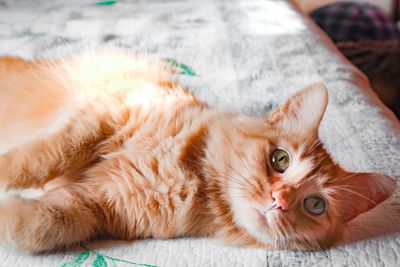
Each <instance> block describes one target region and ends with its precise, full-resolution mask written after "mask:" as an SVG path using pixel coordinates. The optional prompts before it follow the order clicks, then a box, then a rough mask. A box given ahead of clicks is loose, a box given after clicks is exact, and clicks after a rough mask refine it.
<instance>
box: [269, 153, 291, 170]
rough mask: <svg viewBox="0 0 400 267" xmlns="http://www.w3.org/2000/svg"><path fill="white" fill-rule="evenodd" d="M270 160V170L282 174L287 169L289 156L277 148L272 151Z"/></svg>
mask: <svg viewBox="0 0 400 267" xmlns="http://www.w3.org/2000/svg"><path fill="white" fill-rule="evenodd" d="M270 160H271V165H272V168H274V169H275V170H276V171H278V172H284V171H286V169H287V168H288V167H289V163H290V156H289V153H288V152H287V151H286V150H284V149H282V148H277V149H275V150H274V151H272V154H271V159H270Z"/></svg>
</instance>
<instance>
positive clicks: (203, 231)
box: [0, 51, 394, 252]
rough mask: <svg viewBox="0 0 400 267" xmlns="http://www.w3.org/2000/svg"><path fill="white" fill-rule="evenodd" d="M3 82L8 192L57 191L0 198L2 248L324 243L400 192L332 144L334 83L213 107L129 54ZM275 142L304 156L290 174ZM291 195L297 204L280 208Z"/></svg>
mask: <svg viewBox="0 0 400 267" xmlns="http://www.w3.org/2000/svg"><path fill="white" fill-rule="evenodd" d="M0 85H1V87H0V153H2V152H3V154H0V188H2V189H6V190H7V189H26V188H43V189H44V190H45V194H44V195H43V196H41V197H39V198H37V199H24V198H22V197H18V196H13V197H11V198H10V199H8V200H6V201H3V202H0V242H3V243H5V244H9V245H11V246H15V247H17V248H19V249H22V250H26V251H31V252H40V251H46V250H53V249H58V248H62V247H65V246H69V245H72V244H75V243H78V242H81V241H85V240H88V239H92V238H95V237H98V236H106V237H112V238H121V239H128V240H134V239H140V238H174V237H180V236H215V237H220V238H223V239H225V240H226V241H227V242H228V243H229V244H236V245H246V246H258V247H260V246H262V247H275V248H302V249H316V248H320V247H326V246H330V245H332V244H333V242H334V241H335V237H336V236H337V235H338V233H340V232H341V229H342V228H343V227H344V225H345V223H346V222H347V221H348V220H351V219H352V218H354V217H355V216H357V215H358V214H360V213H362V212H365V211H367V210H369V209H371V208H373V207H374V206H375V205H376V204H378V203H379V202H381V201H383V200H384V199H386V198H387V197H388V196H389V195H390V194H391V193H392V191H393V190H394V182H393V181H392V180H391V179H390V178H388V177H386V176H383V175H379V174H350V173H348V172H346V171H345V170H343V169H342V168H340V167H339V165H337V164H336V163H334V162H333V161H332V160H331V158H330V156H329V155H328V154H327V152H326V151H325V150H324V148H323V146H322V144H321V143H320V141H319V139H318V133H317V129H318V125H319V122H320V121H321V119H322V115H323V113H324V110H325V107H326V104H327V94H326V89H325V88H324V87H323V85H321V84H317V85H312V86H310V87H309V88H306V89H304V90H302V91H300V92H299V93H297V94H296V95H294V96H293V97H292V98H291V99H289V101H288V102H287V103H286V104H284V105H283V106H282V108H278V109H277V110H276V111H275V112H274V113H273V114H272V115H271V116H269V117H259V118H255V117H247V116H243V115H240V114H233V113H222V112H219V111H217V110H215V109H212V108H210V107H208V106H207V105H206V104H205V103H203V102H201V101H200V100H198V99H197V98H196V97H194V96H193V95H192V94H190V93H189V91H188V90H186V89H184V88H181V87H180V85H179V84H178V83H177V82H176V81H175V80H173V79H172V78H171V73H170V71H169V69H167V68H164V67H162V66H161V65H160V64H157V63H155V62H152V61H149V60H146V59H144V58H140V57H137V56H134V55H130V54H129V53H126V52H122V51H114V52H107V51H103V52H100V53H86V54H83V55H80V56H77V57H75V58H73V59H70V60H65V61H63V60H59V61H52V62H47V61H34V62H25V61H23V60H21V59H15V58H2V59H0ZM276 147H284V148H285V149H286V150H287V151H289V153H290V154H291V158H292V161H291V165H290V167H289V168H288V169H287V171H285V172H284V173H282V174H281V173H278V172H276V171H274V170H273V169H272V168H271V166H270V163H269V155H270V153H271V152H272V150H273V149H274V148H276ZM350 178H351V180H349V179H350ZM363 179H364V180H363ZM366 179H367V180H366ZM366 181H367V183H365V182H366ZM364 183H365V184H367V186H363V185H362V184H364ZM346 188H350V190H347V189H346ZM279 189H286V191H285V192H286V194H290V208H289V209H287V210H284V211H283V210H274V211H267V207H268V205H269V204H270V203H271V192H274V191H276V190H279ZM289 189H290V190H289ZM344 189H346V190H344ZM309 193H318V194H321V195H323V196H324V197H325V199H326V200H327V201H328V208H327V211H326V212H325V213H324V214H323V215H320V216H311V215H310V214H306V212H305V211H304V210H303V209H302V206H301V205H302V199H303V198H304V197H305V196H306V195H307V194H309ZM360 196H361V197H360ZM365 199H368V201H366V200H365ZM348 202H352V203H356V204H357V205H355V206H352V205H348ZM343 206H345V207H348V208H340V207H343Z"/></svg>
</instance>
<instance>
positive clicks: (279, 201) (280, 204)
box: [270, 187, 294, 210]
mask: <svg viewBox="0 0 400 267" xmlns="http://www.w3.org/2000/svg"><path fill="white" fill-rule="evenodd" d="M293 192H294V190H293V189H292V188H291V187H284V188H280V189H278V190H275V191H273V192H272V193H271V197H272V201H273V202H272V205H271V207H270V209H280V210H287V209H289V207H290V205H291V204H292V202H293V199H294V196H293Z"/></svg>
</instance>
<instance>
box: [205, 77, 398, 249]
mask: <svg viewBox="0 0 400 267" xmlns="http://www.w3.org/2000/svg"><path fill="white" fill-rule="evenodd" d="M327 102H328V94H327V90H326V88H325V86H324V85H323V84H314V85H311V86H309V87H308V88H305V89H303V90H301V91H300V92H298V93H296V94H295V95H293V96H292V97H291V98H290V99H289V100H288V101H287V102H286V103H285V104H284V105H282V106H281V107H279V108H277V109H276V110H275V111H274V112H273V113H272V114H271V115H270V116H268V117H263V118H253V117H247V116H239V117H234V118H232V119H231V120H232V121H233V123H232V121H231V122H230V123H229V124H225V123H222V122H221V123H220V124H219V125H218V126H216V127H214V128H212V129H211V133H210V134H212V135H213V138H212V139H213V141H212V142H213V145H212V146H211V147H212V148H211V149H209V151H207V153H208V156H209V157H210V158H212V159H213V162H212V163H211V164H210V165H211V166H210V169H209V171H210V173H212V175H213V176H214V177H216V178H217V179H216V181H217V182H216V185H215V187H216V188H218V189H216V190H215V196H216V197H218V198H219V199H220V201H219V203H218V204H215V207H213V208H215V209H216V210H218V211H219V213H220V218H221V220H222V221H223V223H231V224H232V227H231V229H230V230H229V231H227V233H225V235H227V237H228V238H229V235H230V233H231V234H232V236H233V238H236V239H238V238H241V236H242V237H244V236H245V235H246V234H248V235H250V236H252V238H255V239H256V240H258V241H259V242H262V243H265V244H271V245H272V246H273V247H275V248H278V249H317V248H324V247H328V246H331V245H332V244H333V243H334V242H335V241H337V238H338V236H340V233H341V231H342V229H343V226H344V225H345V224H346V223H347V222H349V221H350V220H352V219H353V218H355V217H356V216H358V215H359V214H361V213H363V212H366V211H368V210H370V209H372V208H373V207H375V206H376V205H377V204H379V203H380V202H382V201H384V200H385V199H387V198H388V197H389V196H390V195H391V194H392V193H393V191H394V189H395V187H396V183H395V182H394V181H393V180H392V179H391V178H389V177H387V176H385V175H382V174H377V173H352V172H348V171H345V170H344V169H342V168H341V167H340V166H339V165H338V164H337V163H335V162H334V161H333V160H332V159H331V157H330V155H329V154H328V153H327V151H326V150H325V149H324V147H323V144H322V143H321V141H320V140H319V138H318V127H319V124H320V122H321V119H322V117H323V114H324V112H325V109H326V106H327ZM213 131H214V134H213V133H212V132H213ZM243 233H246V234H243Z"/></svg>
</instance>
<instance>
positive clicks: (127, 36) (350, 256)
mask: <svg viewBox="0 0 400 267" xmlns="http://www.w3.org/2000/svg"><path fill="white" fill-rule="evenodd" d="M0 7H1V8H0V53H1V54H3V55H5V54H8V55H16V56H22V57H24V58H33V57H35V56H43V57H55V56H65V55H68V54H69V53H70V52H71V51H76V50H79V49H81V48H82V47H84V46H88V45H90V44H108V45H111V46H115V45H120V44H121V43H123V44H125V46H127V47H130V48H132V49H134V50H136V51H143V50H147V51H148V53H157V54H158V55H159V57H160V58H174V59H176V60H177V61H178V62H182V63H184V64H185V65H187V66H190V67H191V68H192V69H193V70H194V71H195V72H196V74H197V75H196V76H190V75H182V83H183V84H184V85H186V86H189V87H191V88H193V90H194V91H195V93H196V94H197V95H198V96H199V97H200V98H201V99H203V100H205V101H207V102H208V103H210V104H211V105H214V106H218V107H219V108H223V109H233V110H239V111H243V112H246V113H251V114H264V113H266V112H269V111H271V110H272V109H273V108H275V107H276V106H278V105H279V104H281V103H282V102H283V101H285V100H286V99H287V98H288V97H289V96H290V95H291V94H293V93H294V92H295V91H297V90H298V89H300V88H302V87H304V86H307V85H308V84H311V83H314V82H318V81H323V82H324V83H325V84H326V85H327V86H328V88H329V94H330V99H329V105H328V109H327V112H326V114H325V116H324V118H323V121H322V125H321V128H320V135H321V139H322V140H323V142H324V143H325V144H326V147H327V148H328V150H329V151H330V152H331V153H332V155H333V157H334V158H335V159H336V160H337V161H339V162H340V163H341V164H342V165H344V166H346V167H347V168H348V169H351V170H353V171H355V170H358V171H379V172H383V173H386V174H389V175H392V176H394V177H396V179H397V180H398V181H399V180H400V125H399V122H398V121H397V120H396V119H395V118H394V116H393V114H392V113H391V112H390V111H389V110H388V109H387V108H385V107H384V106H383V105H382V103H381V102H380V101H379V99H378V98H377V97H376V95H375V94H374V93H373V92H372V91H371V89H370V87H369V83H368V81H367V79H366V78H365V76H364V75H363V74H361V72H359V71H358V70H357V69H356V68H355V67H354V66H353V65H350V64H349V63H348V62H347V61H346V60H345V59H344V58H343V57H342V56H341V55H340V54H338V52H337V51H336V50H335V48H333V45H332V43H330V42H329V40H328V39H327V38H326V37H325V36H324V35H323V34H322V33H321V32H319V30H318V29H316V28H314V26H313V27H312V28H311V29H310V28H309V25H311V22H310V21H309V20H308V19H307V18H304V17H303V16H302V15H300V14H299V13H298V12H297V11H296V10H294V9H293V8H292V7H291V6H290V4H289V3H288V2H286V1H272V0H263V1H261V0H254V1H245V0H240V1H223V0H209V1H198V0H192V1H178V0H170V1H161V0H153V1H128V0H126V1H122V0H121V1H116V4H114V5H109V6H98V5H95V4H94V2H88V1H86V2H85V1H82V0H79V1H78V0H71V1H62V0H54V1H38V0H29V1H28V0H25V1H22V0H21V1H12V0H6V1H4V0H3V1H0ZM315 30H316V31H317V32H315ZM396 196H397V197H393V198H392V199H390V200H389V201H387V202H386V203H385V204H383V205H381V206H380V208H379V209H375V210H373V211H371V212H369V213H367V214H365V215H364V216H361V217H360V218H358V219H357V221H355V222H354V223H353V224H354V229H356V230H357V231H359V233H360V234H363V235H365V236H366V237H367V236H370V235H371V234H372V235H377V236H379V237H376V238H372V239H368V240H364V241H358V242H355V243H352V244H348V245H343V246H339V247H336V248H332V249H329V250H326V251H324V252H291V251H281V252H280V251H266V250H262V249H245V248H235V247H229V246H224V245H222V244H219V242H218V241H215V240H210V239H194V238H185V239H176V240H143V241H136V242H132V243H126V242H99V243H96V244H87V247H88V248H90V249H95V250H96V251H98V252H101V253H102V255H106V256H110V257H113V258H117V259H124V260H128V261H132V262H136V263H147V264H151V265H157V266H277V267H278V266H307V267H308V266H324V267H330V266H397V264H398V262H400V235H399V234H398V233H397V232H398V231H399V229H398V227H399V225H400V223H399V222H400V219H399V209H400V199H399V198H400V197H399V190H397V191H396ZM391 226H392V227H391ZM396 227H397V228H396ZM389 228H391V229H389ZM388 230H395V231H396V233H392V234H389V235H387V236H381V234H382V233H384V232H385V233H386V232H387V231H388ZM349 237H350V238H351V237H354V235H349ZM79 252H80V251H79V250H78V251H69V252H60V253H56V254H50V255H40V256H30V255H26V254H23V253H19V252H15V251H13V250H10V249H7V248H4V247H0V266H60V265H61V264H63V263H66V262H71V261H73V259H74V258H75V257H76V255H79V254H78V253H79ZM83 255H86V254H83ZM94 257H95V255H93V254H91V256H90V258H88V259H87V260H85V261H84V262H83V264H82V266H91V265H92V263H93V261H95V258H94ZM98 262H99V261H98ZM108 264H109V266H113V265H112V263H111V262H108ZM116 265H117V266H131V265H129V264H128V263H122V262H118V263H116Z"/></svg>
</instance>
